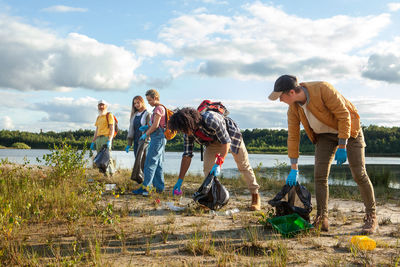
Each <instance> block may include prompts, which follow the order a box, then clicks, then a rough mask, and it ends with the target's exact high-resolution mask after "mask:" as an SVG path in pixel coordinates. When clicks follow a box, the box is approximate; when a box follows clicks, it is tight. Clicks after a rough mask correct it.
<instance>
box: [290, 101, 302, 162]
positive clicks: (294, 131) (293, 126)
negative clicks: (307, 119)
mask: <svg viewBox="0 0 400 267" xmlns="http://www.w3.org/2000/svg"><path fill="white" fill-rule="evenodd" d="M296 105H297V104H292V105H290V106H289V109H288V112H287V117H288V140H287V145H288V156H289V158H295V159H297V158H298V157H299V146H300V116H299V113H298V111H297V107H296Z"/></svg>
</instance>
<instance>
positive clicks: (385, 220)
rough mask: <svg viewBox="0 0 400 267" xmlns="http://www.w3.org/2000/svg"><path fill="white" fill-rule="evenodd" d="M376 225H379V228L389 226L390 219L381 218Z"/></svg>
mask: <svg viewBox="0 0 400 267" xmlns="http://www.w3.org/2000/svg"><path fill="white" fill-rule="evenodd" d="M378 224H379V226H383V225H390V224H392V220H391V219H390V217H382V218H381V219H380V220H379V222H378Z"/></svg>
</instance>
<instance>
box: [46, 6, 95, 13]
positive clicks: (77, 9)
mask: <svg viewBox="0 0 400 267" xmlns="http://www.w3.org/2000/svg"><path fill="white" fill-rule="evenodd" d="M42 11H45V12H57V13H65V12H87V11H88V9H87V8H81V7H70V6H63V5H58V6H51V7H47V8H44V9H42Z"/></svg>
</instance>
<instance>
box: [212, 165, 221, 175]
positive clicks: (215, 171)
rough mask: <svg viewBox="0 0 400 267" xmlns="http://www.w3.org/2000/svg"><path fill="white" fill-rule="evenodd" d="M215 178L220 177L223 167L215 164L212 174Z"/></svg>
mask: <svg viewBox="0 0 400 267" xmlns="http://www.w3.org/2000/svg"><path fill="white" fill-rule="evenodd" d="M210 173H211V174H212V175H214V176H218V175H220V174H221V165H218V164H214V166H213V167H212V169H211V172H210Z"/></svg>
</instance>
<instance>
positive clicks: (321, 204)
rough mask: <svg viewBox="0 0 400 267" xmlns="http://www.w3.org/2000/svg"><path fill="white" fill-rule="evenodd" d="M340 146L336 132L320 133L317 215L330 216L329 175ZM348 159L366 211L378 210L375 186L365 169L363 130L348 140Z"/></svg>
mask: <svg viewBox="0 0 400 267" xmlns="http://www.w3.org/2000/svg"><path fill="white" fill-rule="evenodd" d="M337 147H338V137H337V135H336V134H318V135H317V142H316V146H315V168H314V182H315V194H316V198H317V216H318V215H322V216H328V198H329V188H328V176H329V171H330V168H331V163H332V160H333V159H334V157H335V153H336V149H337ZM346 149H347V160H348V162H349V167H350V170H351V174H352V176H353V179H354V181H355V182H356V183H357V185H358V188H359V190H360V193H361V198H362V200H363V202H364V206H365V212H366V213H374V214H375V212H376V203H375V195H374V188H373V186H372V183H371V181H370V179H369V177H368V174H367V171H366V169H365V141H364V135H363V133H362V131H360V133H359V135H358V136H357V138H352V137H350V138H349V139H348V140H347V147H346Z"/></svg>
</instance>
